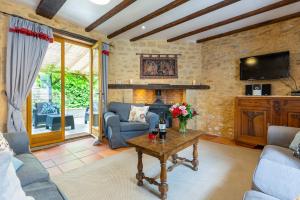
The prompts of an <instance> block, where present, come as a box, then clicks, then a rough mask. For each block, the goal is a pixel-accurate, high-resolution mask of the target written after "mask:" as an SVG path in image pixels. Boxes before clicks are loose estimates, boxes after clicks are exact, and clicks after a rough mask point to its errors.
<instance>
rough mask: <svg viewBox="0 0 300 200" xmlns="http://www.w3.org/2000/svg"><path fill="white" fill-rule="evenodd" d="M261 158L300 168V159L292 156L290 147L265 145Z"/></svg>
mask: <svg viewBox="0 0 300 200" xmlns="http://www.w3.org/2000/svg"><path fill="white" fill-rule="evenodd" d="M261 158H263V159H267V160H271V161H274V162H277V163H281V164H283V165H286V166H289V167H293V168H296V169H300V160H299V159H298V158H296V157H294V156H293V152H292V150H290V149H287V148H283V147H280V146H275V145H267V146H265V148H264V150H263V152H262V154H261Z"/></svg>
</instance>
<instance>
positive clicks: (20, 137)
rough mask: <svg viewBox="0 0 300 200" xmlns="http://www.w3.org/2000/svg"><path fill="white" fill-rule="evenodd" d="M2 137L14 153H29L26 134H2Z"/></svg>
mask: <svg viewBox="0 0 300 200" xmlns="http://www.w3.org/2000/svg"><path fill="white" fill-rule="evenodd" d="M3 136H4V137H5V139H6V140H7V142H8V144H9V146H10V148H11V149H12V150H13V151H14V153H16V154H17V155H18V154H22V153H29V152H30V150H29V140H28V136H27V133H26V132H20V133H3Z"/></svg>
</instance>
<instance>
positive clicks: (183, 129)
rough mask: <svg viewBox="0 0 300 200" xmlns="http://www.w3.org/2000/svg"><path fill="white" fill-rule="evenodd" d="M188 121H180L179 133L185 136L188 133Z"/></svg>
mask: <svg viewBox="0 0 300 200" xmlns="http://www.w3.org/2000/svg"><path fill="white" fill-rule="evenodd" d="M186 125H187V120H179V132H180V133H182V134H185V133H186V132H187V129H186Z"/></svg>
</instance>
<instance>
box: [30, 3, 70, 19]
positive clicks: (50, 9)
mask: <svg viewBox="0 0 300 200" xmlns="http://www.w3.org/2000/svg"><path fill="white" fill-rule="evenodd" d="M66 1H67V0H41V1H40V3H39V5H38V7H37V8H36V10H35V12H36V14H38V15H41V16H43V17H46V18H48V19H52V18H53V17H54V15H55V14H56V13H57V12H58V10H59V9H60V8H61V7H62V6H63V5H64V3H65V2H66Z"/></svg>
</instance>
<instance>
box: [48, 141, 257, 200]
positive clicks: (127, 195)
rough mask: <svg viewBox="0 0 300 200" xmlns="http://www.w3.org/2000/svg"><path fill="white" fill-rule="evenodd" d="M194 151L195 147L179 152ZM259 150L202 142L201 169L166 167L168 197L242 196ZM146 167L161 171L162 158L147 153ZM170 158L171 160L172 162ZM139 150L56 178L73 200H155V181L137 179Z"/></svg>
mask: <svg viewBox="0 0 300 200" xmlns="http://www.w3.org/2000/svg"><path fill="white" fill-rule="evenodd" d="M179 155H180V156H186V157H188V158H191V157H192V148H188V149H186V150H184V151H182V152H180V153H179ZM259 155H260V151H259V150H254V149H248V148H243V147H236V146H228V145H222V144H216V143H212V142H208V141H200V143H199V170H198V171H197V172H195V171H193V170H191V169H190V168H187V167H185V166H178V167H176V168H175V169H174V170H173V171H172V172H170V173H168V184H169V191H168V199H169V200H185V199H187V200H229V199H230V200H241V199H242V198H243V194H244V192H245V191H247V190H249V189H250V188H251V179H252V174H253V171H254V169H255V166H256V164H257V162H258V158H259ZM143 163H144V173H145V174H146V175H149V176H151V175H152V176H156V175H157V174H159V171H160V165H159V161H158V160H157V159H155V158H153V157H150V156H143ZM168 164H171V163H168ZM136 165H137V155H136V152H135V150H134V149H129V150H128V151H124V152H122V153H120V154H117V155H114V156H111V157H108V158H105V159H102V160H99V161H97V162H95V163H93V164H90V165H85V166H83V167H81V168H78V169H75V170H73V171H70V172H68V173H65V174H63V175H61V176H57V177H54V178H53V180H54V182H55V183H57V184H58V186H59V187H60V189H62V191H64V193H65V194H66V195H67V197H68V198H69V199H70V200H99V199H101V200H148V199H149V200H157V199H159V192H158V189H157V187H156V186H153V185H150V184H148V183H147V182H145V184H144V186H142V187H139V186H137V184H136V179H135V174H136V172H137V167H136Z"/></svg>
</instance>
